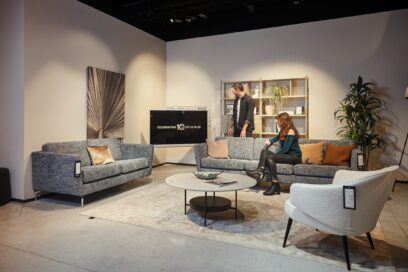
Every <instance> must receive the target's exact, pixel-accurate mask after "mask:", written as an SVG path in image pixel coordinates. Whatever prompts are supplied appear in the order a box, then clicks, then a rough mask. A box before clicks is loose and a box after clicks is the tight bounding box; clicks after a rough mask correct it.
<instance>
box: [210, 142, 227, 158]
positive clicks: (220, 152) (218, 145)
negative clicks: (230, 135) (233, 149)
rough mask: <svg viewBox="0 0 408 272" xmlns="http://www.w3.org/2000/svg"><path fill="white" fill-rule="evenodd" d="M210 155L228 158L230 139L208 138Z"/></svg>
mask: <svg viewBox="0 0 408 272" xmlns="http://www.w3.org/2000/svg"><path fill="white" fill-rule="evenodd" d="M207 146H208V156H210V157H211V158H214V159H228V140H227V139H220V140H218V141H212V140H208V139H207Z"/></svg>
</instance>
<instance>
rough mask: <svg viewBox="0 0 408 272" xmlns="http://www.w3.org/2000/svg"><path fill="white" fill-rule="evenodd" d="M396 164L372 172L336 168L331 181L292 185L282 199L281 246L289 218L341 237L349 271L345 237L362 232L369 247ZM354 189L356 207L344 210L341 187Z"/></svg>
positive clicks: (388, 191)
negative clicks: (283, 224) (284, 223)
mask: <svg viewBox="0 0 408 272" xmlns="http://www.w3.org/2000/svg"><path fill="white" fill-rule="evenodd" d="M397 171H398V166H390V167H387V168H384V169H381V170H376V171H348V170H340V171H337V172H336V174H335V176H334V179H333V184H327V185H316V184H299V183H296V184H293V185H292V186H291V188H290V198H289V199H288V200H287V201H286V202H285V211H286V213H287V215H288V216H289V220H288V224H287V227H286V233H285V239H284V242H283V247H285V246H286V241H287V239H288V235H289V231H290V227H291V225H292V221H293V220H295V221H296V222H299V223H303V224H306V225H309V226H311V227H313V228H316V229H318V230H322V231H325V232H328V233H331V234H335V235H340V236H342V238H343V245H344V253H345V257H346V262H347V269H348V270H350V260H349V254H348V243H347V236H350V235H351V236H354V235H360V234H362V233H366V235H367V238H368V240H369V242H370V245H371V248H372V249H374V244H373V241H372V239H371V235H370V232H371V231H372V230H373V229H374V228H375V226H376V224H377V221H378V217H379V216H380V213H381V211H382V209H383V207H384V204H385V201H386V200H387V198H388V196H389V194H390V193H391V190H392V187H393V183H394V180H395V177H396V174H397ZM344 185H347V186H354V187H355V188H356V193H355V195H356V207H355V208H356V209H355V210H350V209H344V207H343V186H344Z"/></svg>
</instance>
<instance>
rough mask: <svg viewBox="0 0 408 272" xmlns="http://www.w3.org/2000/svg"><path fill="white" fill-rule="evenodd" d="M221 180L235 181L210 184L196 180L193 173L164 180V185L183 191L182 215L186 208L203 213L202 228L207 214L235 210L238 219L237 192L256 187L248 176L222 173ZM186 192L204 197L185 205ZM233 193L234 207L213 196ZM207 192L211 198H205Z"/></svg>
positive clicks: (225, 200)
mask: <svg viewBox="0 0 408 272" xmlns="http://www.w3.org/2000/svg"><path fill="white" fill-rule="evenodd" d="M218 177H219V178H221V179H223V180H228V181H235V182H234V183H231V184H222V185H217V184H212V183H209V182H208V180H203V179H199V178H197V177H196V176H195V175H194V174H193V173H183V174H177V175H173V176H170V177H168V178H166V183H167V184H169V185H171V186H174V187H177V188H181V189H184V214H187V206H190V207H191V208H193V209H196V210H199V211H203V212H204V226H206V225H207V213H208V212H220V211H225V210H227V209H234V210H235V219H237V217H238V206H237V204H238V190H242V189H246V188H250V187H253V186H255V185H256V181H255V180H254V179H253V178H250V177H248V176H244V175H239V174H233V173H222V174H221V175H219V176H218ZM187 190H190V191H199V192H204V196H199V197H194V198H192V199H190V203H189V204H187ZM229 191H235V207H232V206H231V200H229V199H227V198H224V197H220V196H215V193H216V192H229ZM208 192H213V196H207V193H208Z"/></svg>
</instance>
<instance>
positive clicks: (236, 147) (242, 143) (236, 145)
mask: <svg viewBox="0 0 408 272" xmlns="http://www.w3.org/2000/svg"><path fill="white" fill-rule="evenodd" d="M253 152H254V138H239V137H230V138H228V154H229V156H230V158H231V159H241V160H252V158H253V154H252V153H253Z"/></svg>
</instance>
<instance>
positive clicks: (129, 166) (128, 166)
mask: <svg viewBox="0 0 408 272" xmlns="http://www.w3.org/2000/svg"><path fill="white" fill-rule="evenodd" d="M116 163H117V164H119V166H120V168H121V169H122V173H123V174H126V173H130V172H134V171H137V170H139V169H143V168H147V167H149V160H148V159H147V158H138V159H130V160H120V161H116Z"/></svg>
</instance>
